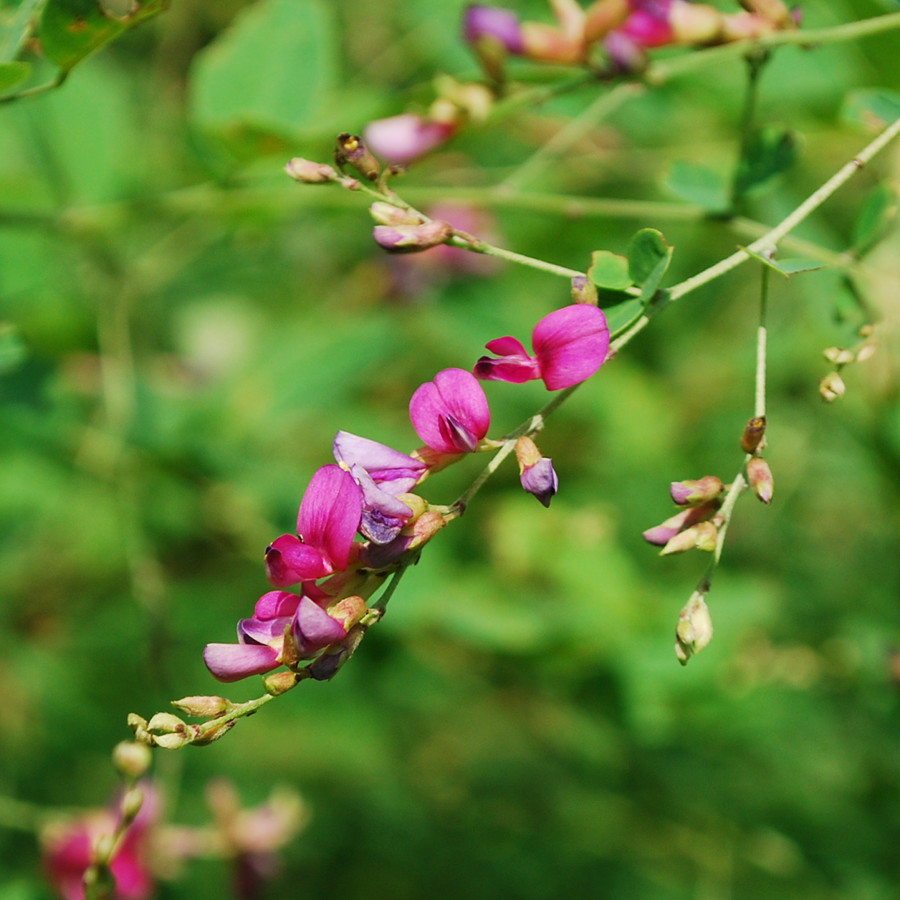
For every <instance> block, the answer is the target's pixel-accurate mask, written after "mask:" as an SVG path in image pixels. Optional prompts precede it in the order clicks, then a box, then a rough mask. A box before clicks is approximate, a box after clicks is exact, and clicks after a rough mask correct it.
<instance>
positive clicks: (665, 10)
mask: <svg viewBox="0 0 900 900" xmlns="http://www.w3.org/2000/svg"><path fill="white" fill-rule="evenodd" d="M672 2H673V0H631V2H630V6H631V8H632V12H631V14H630V15H629V16H628V18H627V19H626V20H625V22H624V24H622V25H621V26H620V28H619V29H617V30H618V31H619V32H620V33H621V34H624V35H625V36H626V37H628V38H630V39H631V40H632V41H633V42H634V43H635V44H636V45H637V46H638V47H661V46H663V45H664V44H668V43H671V42H672V40H673V38H674V34H673V31H672V24H671V16H672Z"/></svg>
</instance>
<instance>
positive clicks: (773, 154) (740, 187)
mask: <svg viewBox="0 0 900 900" xmlns="http://www.w3.org/2000/svg"><path fill="white" fill-rule="evenodd" d="M796 158H797V143H796V141H795V140H794V136H793V134H791V132H790V131H787V130H785V129H783V128H775V127H770V128H761V129H760V130H759V131H757V132H756V134H754V135H753V137H752V138H751V139H750V142H749V144H748V146H747V149H746V153H745V155H744V158H743V159H742V160H741V162H740V164H739V165H738V169H737V175H736V177H735V191H736V193H737V194H738V196H742V195H744V194H745V193H747V191H749V190H752V189H753V188H756V187H760V186H761V185H763V184H765V183H766V182H767V181H769V180H770V179H772V178H774V177H775V176H776V175H779V174H781V173H782V172H784V171H785V170H786V169H789V168H790V167H791V166H792V165H793V163H794V160H795V159H796Z"/></svg>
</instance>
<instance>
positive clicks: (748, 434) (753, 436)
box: [741, 416, 766, 453]
mask: <svg viewBox="0 0 900 900" xmlns="http://www.w3.org/2000/svg"><path fill="white" fill-rule="evenodd" d="M765 436H766V417H765V416H754V417H753V418H752V419H750V420H749V421H748V422H747V424H746V425H745V426H744V433H743V434H742V435H741V449H742V450H743V451H744V453H756V451H757V448H758V447H759V445H760V444H761V443H762V440H763V438H764V437H765Z"/></svg>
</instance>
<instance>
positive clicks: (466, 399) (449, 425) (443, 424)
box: [409, 369, 491, 454]
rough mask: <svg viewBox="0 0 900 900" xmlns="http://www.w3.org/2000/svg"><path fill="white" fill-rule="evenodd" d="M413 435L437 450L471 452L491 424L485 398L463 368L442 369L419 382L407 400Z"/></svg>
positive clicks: (452, 452)
mask: <svg viewBox="0 0 900 900" xmlns="http://www.w3.org/2000/svg"><path fill="white" fill-rule="evenodd" d="M409 417H410V419H411V420H412V424H413V428H415V429H416V434H418V435H419V437H420V438H421V439H422V440H423V441H424V442H425V444H426V445H427V446H429V447H430V448H431V449H432V450H437V451H438V452H439V453H448V454H456V453H472V452H473V451H474V450H475V449H477V447H478V444H479V443H480V442H481V440H482V438H483V437H484V436H485V435H486V434H487V431H488V428H490V424H491V413H490V409H489V408H488V402H487V397H485V395H484V391H483V390H482V388H481V385H480V384H479V383H478V381H477V380H476V379H475V377H474V376H473V375H472V374H471V373H470V372H466V371H465V370H464V369H444V370H442V371H441V372H438V373H437V375H435V376H434V381H428V382H426V383H425V384H423V385H420V386H419V387H418V388H417V389H416V392H415V393H414V394H413V395H412V398H411V399H410V401H409Z"/></svg>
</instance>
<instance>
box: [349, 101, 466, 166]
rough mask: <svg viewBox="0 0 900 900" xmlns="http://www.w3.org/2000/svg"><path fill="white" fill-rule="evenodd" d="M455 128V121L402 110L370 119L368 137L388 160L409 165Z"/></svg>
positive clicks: (375, 148)
mask: <svg viewBox="0 0 900 900" xmlns="http://www.w3.org/2000/svg"><path fill="white" fill-rule="evenodd" d="M455 130H456V126H455V125H454V124H453V123H452V122H435V121H432V120H431V119H426V118H424V117H422V116H417V115H416V114H415V113H402V114H401V115H399V116H391V117H390V118H388V119H377V120H376V121H374V122H370V123H369V124H368V125H367V126H366V130H365V132H364V137H365V140H366V143H367V144H368V145H369V149H370V150H374V151H375V152H376V153H377V154H378V155H379V156H381V157H383V158H384V159H386V160H387V161H388V162H392V163H399V164H400V165H406V164H407V163H410V162H412V161H413V160H414V159H418V158H419V157H420V156H422V155H424V154H425V153H427V152H428V151H429V150H433V149H434V148H435V147H438V146H440V145H441V144H443V143H444V142H445V141H447V140H448V139H449V138H450V137H451V135H452V134H453V132H454V131H455Z"/></svg>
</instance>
